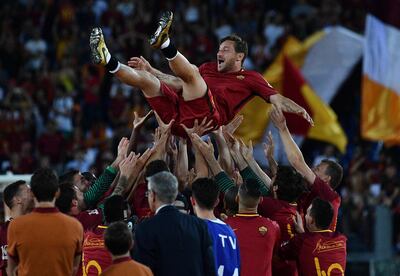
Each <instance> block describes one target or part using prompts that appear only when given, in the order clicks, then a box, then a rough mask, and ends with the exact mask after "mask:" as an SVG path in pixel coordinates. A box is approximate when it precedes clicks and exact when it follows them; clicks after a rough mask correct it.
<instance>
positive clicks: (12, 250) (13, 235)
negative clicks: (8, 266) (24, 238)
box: [7, 221, 18, 261]
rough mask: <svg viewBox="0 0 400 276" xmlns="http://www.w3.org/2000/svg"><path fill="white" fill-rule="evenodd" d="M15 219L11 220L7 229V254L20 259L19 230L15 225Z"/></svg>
mask: <svg viewBox="0 0 400 276" xmlns="http://www.w3.org/2000/svg"><path fill="white" fill-rule="evenodd" d="M14 224H15V223H14V221H11V222H10V225H9V226H8V231H7V241H8V245H7V254H8V257H10V258H12V259H14V260H15V261H17V260H18V251H17V231H16V229H15V226H14Z"/></svg>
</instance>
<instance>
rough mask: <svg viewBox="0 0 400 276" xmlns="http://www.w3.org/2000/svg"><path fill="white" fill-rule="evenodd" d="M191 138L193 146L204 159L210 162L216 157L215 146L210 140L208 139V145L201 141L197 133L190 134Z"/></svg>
mask: <svg viewBox="0 0 400 276" xmlns="http://www.w3.org/2000/svg"><path fill="white" fill-rule="evenodd" d="M190 138H191V140H192V143H193V146H195V147H196V148H197V150H199V151H200V152H201V153H202V154H203V156H204V158H205V159H206V160H207V161H208V160H210V159H212V158H214V159H215V157H214V146H213V144H212V143H211V140H210V138H208V139H207V143H206V142H204V141H203V140H201V138H200V136H199V135H198V134H196V133H192V134H190Z"/></svg>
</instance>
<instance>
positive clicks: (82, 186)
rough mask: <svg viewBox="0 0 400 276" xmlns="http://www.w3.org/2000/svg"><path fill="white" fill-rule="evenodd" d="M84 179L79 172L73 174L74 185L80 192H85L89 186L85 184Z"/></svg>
mask: <svg viewBox="0 0 400 276" xmlns="http://www.w3.org/2000/svg"><path fill="white" fill-rule="evenodd" d="M84 179H85V178H84V177H83V175H82V174H81V173H77V174H75V175H74V180H73V181H74V185H75V186H77V187H78V188H79V190H81V192H82V193H84V192H86V191H87V190H88V189H89V187H88V186H86V185H85V182H84Z"/></svg>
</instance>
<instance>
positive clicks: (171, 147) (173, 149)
mask: <svg viewBox="0 0 400 276" xmlns="http://www.w3.org/2000/svg"><path fill="white" fill-rule="evenodd" d="M167 153H169V154H171V155H172V156H178V147H177V146H176V139H175V136H173V135H172V136H170V139H169V141H168V144H167Z"/></svg>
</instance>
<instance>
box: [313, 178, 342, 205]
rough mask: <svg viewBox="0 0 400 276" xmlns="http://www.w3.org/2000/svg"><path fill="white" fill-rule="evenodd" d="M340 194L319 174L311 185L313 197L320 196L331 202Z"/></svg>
mask: <svg viewBox="0 0 400 276" xmlns="http://www.w3.org/2000/svg"><path fill="white" fill-rule="evenodd" d="M338 196H339V195H338V194H337V193H336V192H335V191H334V190H333V189H332V187H331V186H330V185H329V184H328V183H326V182H325V181H323V180H322V179H321V178H319V177H318V176H317V177H316V178H315V180H314V183H313V185H312V187H311V198H312V199H314V198H315V197H320V198H321V199H323V200H327V201H329V202H332V201H334V200H335V199H336V198H337V197H338Z"/></svg>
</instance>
